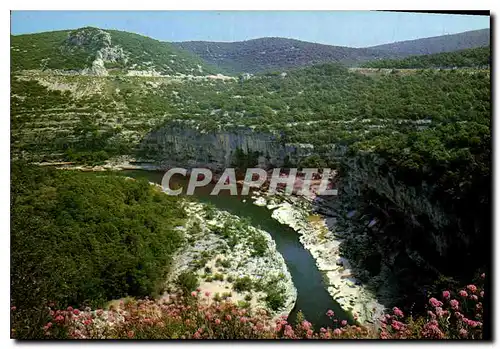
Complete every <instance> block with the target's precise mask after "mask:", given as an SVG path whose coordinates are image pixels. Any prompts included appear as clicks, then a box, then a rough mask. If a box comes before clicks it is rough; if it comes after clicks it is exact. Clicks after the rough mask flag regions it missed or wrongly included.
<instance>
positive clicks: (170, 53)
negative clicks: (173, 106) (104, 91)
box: [11, 27, 217, 75]
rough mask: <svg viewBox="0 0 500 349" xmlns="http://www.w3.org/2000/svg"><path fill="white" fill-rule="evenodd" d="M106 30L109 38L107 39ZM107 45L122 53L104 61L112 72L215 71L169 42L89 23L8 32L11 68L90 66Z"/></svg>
mask: <svg viewBox="0 0 500 349" xmlns="http://www.w3.org/2000/svg"><path fill="white" fill-rule="evenodd" d="M107 34H109V35H110V38H111V41H108V39H107V37H106V36H107ZM109 45H111V47H113V46H117V47H119V48H122V49H123V51H124V55H125V56H124V57H119V58H118V59H117V60H112V61H109V62H105V66H106V68H107V69H110V70H111V71H112V72H113V71H120V72H122V71H124V70H129V69H130V70H152V69H155V70H156V71H157V72H160V73H163V74H169V75H175V74H192V75H207V74H213V73H215V72H216V71H217V70H216V69H214V68H213V67H211V66H209V65H207V64H206V63H205V62H203V61H202V60H201V59H200V58H198V57H196V56H194V55H192V54H190V53H188V52H187V51H184V50H182V49H179V48H176V47H174V46H173V45H172V44H170V43H167V42H161V41H158V40H154V39H151V38H148V37H145V36H142V35H138V34H134V33H128V32H122V31H117V30H101V29H99V28H92V27H85V28H79V29H76V30H72V31H70V30H62V31H53V32H44V33H37V34H25V35H11V62H12V70H13V71H18V70H27V69H58V70H81V69H84V68H88V67H90V66H91V65H92V62H93V61H94V59H95V58H96V56H97V51H98V50H100V49H101V48H103V47H109ZM125 57H126V58H125ZM148 62H149V63H148Z"/></svg>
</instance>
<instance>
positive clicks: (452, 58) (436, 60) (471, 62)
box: [362, 46, 491, 69]
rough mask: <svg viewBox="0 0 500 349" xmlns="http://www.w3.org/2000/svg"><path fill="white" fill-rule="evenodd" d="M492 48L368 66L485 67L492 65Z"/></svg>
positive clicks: (437, 54) (375, 62)
mask: <svg viewBox="0 0 500 349" xmlns="http://www.w3.org/2000/svg"><path fill="white" fill-rule="evenodd" d="M490 55H491V48H490V47H489V46H487V47H480V48H471V49H466V50H460V51H454V52H446V53H436V54H433V55H424V56H410V57H407V58H404V59H399V60H380V61H371V62H368V63H365V64H363V65H362V66H363V67H366V68H391V69H408V68H410V69H423V68H484V67H489V66H490V65H491V57H490Z"/></svg>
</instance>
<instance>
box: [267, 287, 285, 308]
mask: <svg viewBox="0 0 500 349" xmlns="http://www.w3.org/2000/svg"><path fill="white" fill-rule="evenodd" d="M265 301H266V305H267V306H268V307H269V308H271V309H273V310H279V309H280V308H282V307H283V306H284V305H285V294H284V290H283V289H280V288H272V289H270V290H269V291H268V292H267V295H266V297H265Z"/></svg>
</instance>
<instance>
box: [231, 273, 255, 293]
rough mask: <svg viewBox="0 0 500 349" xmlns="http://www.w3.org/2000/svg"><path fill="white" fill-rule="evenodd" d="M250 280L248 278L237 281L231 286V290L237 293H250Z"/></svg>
mask: <svg viewBox="0 0 500 349" xmlns="http://www.w3.org/2000/svg"><path fill="white" fill-rule="evenodd" d="M252 285H253V282H252V279H251V278H250V277H248V276H245V277H242V278H239V279H237V280H236V281H235V282H234V284H233V289H234V290H235V291H237V292H244V291H251V290H252Z"/></svg>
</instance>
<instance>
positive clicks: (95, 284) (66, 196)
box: [11, 162, 184, 338]
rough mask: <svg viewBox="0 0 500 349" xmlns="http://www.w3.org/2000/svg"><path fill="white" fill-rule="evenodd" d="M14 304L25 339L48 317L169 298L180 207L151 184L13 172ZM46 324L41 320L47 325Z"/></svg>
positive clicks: (16, 166)
mask: <svg viewBox="0 0 500 349" xmlns="http://www.w3.org/2000/svg"><path fill="white" fill-rule="evenodd" d="M11 166H12V167H11V180H12V182H11V251H12V253H11V266H12V268H11V302H12V304H15V305H17V316H18V319H17V320H18V321H23V322H25V326H20V325H18V326H16V327H17V328H16V329H17V330H18V331H23V332H22V333H18V335H19V336H21V337H28V338H34V337H37V336H39V335H40V331H41V327H42V322H41V321H45V319H44V318H43V317H44V316H46V315H47V314H45V313H44V311H43V309H44V307H45V306H46V304H48V303H53V304H54V305H53V306H57V307H67V306H84V305H85V306H87V305H88V306H101V307H102V306H103V305H104V304H105V303H106V302H107V301H109V300H112V299H117V298H121V297H125V296H137V297H144V296H148V295H154V294H159V293H160V292H161V291H162V288H163V283H164V280H165V276H166V274H167V272H168V266H169V263H170V261H171V258H172V254H173V253H174V252H175V251H176V250H177V248H178V247H180V246H181V244H182V241H183V236H182V235H181V233H180V232H178V231H176V230H175V229H174V228H175V227H176V226H178V225H180V224H182V222H183V217H184V211H183V210H182V208H181V207H180V206H179V201H178V199H176V198H174V197H169V196H167V195H164V194H163V193H161V191H160V192H158V191H157V190H155V189H153V187H151V186H150V185H149V184H148V182H146V181H136V180H126V179H125V178H124V177H122V176H118V175H102V174H101V175H94V174H83V173H76V172H72V171H68V172H65V171H57V170H55V169H47V168H40V167H36V166H30V165H27V164H26V163H16V162H13V163H12V164H11ZM40 317H41V318H40Z"/></svg>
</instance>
